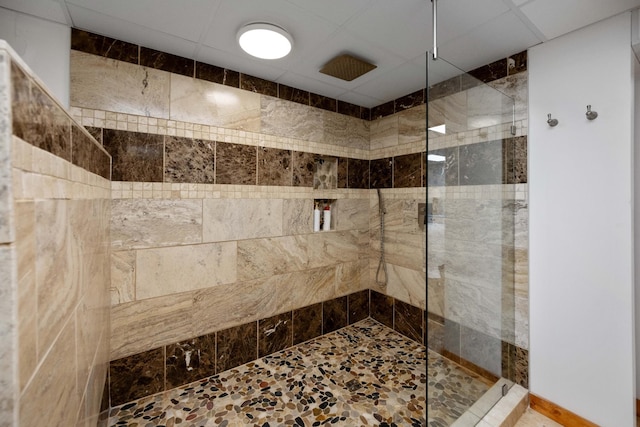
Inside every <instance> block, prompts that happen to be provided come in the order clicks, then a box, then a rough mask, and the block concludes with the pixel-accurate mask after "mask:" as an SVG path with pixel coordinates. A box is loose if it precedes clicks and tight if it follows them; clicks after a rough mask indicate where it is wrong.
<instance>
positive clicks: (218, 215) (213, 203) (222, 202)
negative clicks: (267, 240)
mask: <svg viewBox="0 0 640 427" xmlns="http://www.w3.org/2000/svg"><path fill="white" fill-rule="evenodd" d="M282 218H283V201H282V199H205V200H204V201H203V241H204V242H220V241H225V240H241V239H255V238H258V237H274V236H281V235H282V234H283V233H282Z"/></svg>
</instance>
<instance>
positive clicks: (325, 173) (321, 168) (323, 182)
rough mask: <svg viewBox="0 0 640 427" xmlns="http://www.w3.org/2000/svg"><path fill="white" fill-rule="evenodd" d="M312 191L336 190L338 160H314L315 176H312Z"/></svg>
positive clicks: (325, 158) (329, 158)
mask: <svg viewBox="0 0 640 427" xmlns="http://www.w3.org/2000/svg"><path fill="white" fill-rule="evenodd" d="M313 188H314V190H335V189H336V188H338V158H337V157H318V158H316V168H315V174H314V175H313Z"/></svg>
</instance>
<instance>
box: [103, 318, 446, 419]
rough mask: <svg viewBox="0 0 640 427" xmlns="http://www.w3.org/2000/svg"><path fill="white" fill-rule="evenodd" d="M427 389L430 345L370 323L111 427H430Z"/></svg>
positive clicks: (151, 404) (136, 409)
mask: <svg viewBox="0 0 640 427" xmlns="http://www.w3.org/2000/svg"><path fill="white" fill-rule="evenodd" d="M430 360H431V359H430ZM398 361H402V363H398ZM438 379H439V378H438ZM439 380H440V379H439ZM430 381H431V380H430ZM442 382H443V381H442V380H440V383H442ZM426 389H427V375H426V349H425V347H424V346H422V345H420V344H417V343H415V342H413V341H410V340H408V339H406V338H404V337H403V336H401V335H399V334H398V333H396V332H394V331H393V330H391V329H389V328H386V327H385V326H382V325H380V324H379V323H377V322H375V321H374V320H372V319H366V320H363V321H361V322H358V323H356V324H354V325H351V326H349V327H346V328H343V329H341V330H339V331H336V332H333V333H331V334H328V335H325V336H323V337H320V338H316V339H313V340H311V341H308V342H306V343H303V344H300V345H298V346H295V347H292V348H289V349H286V350H282V351H280V352H278V353H274V354H272V355H270V356H267V357H263V358H261V359H259V360H256V361H253V362H249V363H247V364H245V365H243V366H240V367H237V368H234V369H231V370H228V371H225V372H222V373H220V374H218V375H215V376H212V377H209V378H206V379H204V380H201V381H198V382H194V383H190V384H188V385H185V386H183V387H179V388H176V389H173V390H170V391H167V392H165V393H162V394H156V395H154V396H149V397H145V398H143V399H140V400H136V401H132V402H129V403H126V404H124V405H120V406H118V407H115V408H113V409H111V411H110V413H109V415H110V416H109V419H108V425H109V426H123V425H129V426H133V425H139V426H141V425H144V426H161V425H162V426H169V425H185V426H202V427H208V426H220V425H224V426H244V425H251V426H279V425H299V426H305V425H306V426H311V425H321V424H337V425H361V426H374V425H376V426H378V425H379V426H392V425H396V426H400V425H402V426H416V427H418V426H424V425H426V417H427V402H426V398H425V395H426V392H427V390H426ZM437 391H439V390H437ZM429 416H430V417H431V413H430V415H429Z"/></svg>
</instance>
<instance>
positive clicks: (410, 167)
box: [393, 153, 422, 188]
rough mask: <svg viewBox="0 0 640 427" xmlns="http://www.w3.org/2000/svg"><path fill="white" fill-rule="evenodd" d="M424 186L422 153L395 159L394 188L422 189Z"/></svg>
mask: <svg viewBox="0 0 640 427" xmlns="http://www.w3.org/2000/svg"><path fill="white" fill-rule="evenodd" d="M421 184H422V153H415V154H405V155H404V156H396V157H394V158H393V188H407V187H420V186H421Z"/></svg>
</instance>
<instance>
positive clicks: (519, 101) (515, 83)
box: [488, 73, 529, 122]
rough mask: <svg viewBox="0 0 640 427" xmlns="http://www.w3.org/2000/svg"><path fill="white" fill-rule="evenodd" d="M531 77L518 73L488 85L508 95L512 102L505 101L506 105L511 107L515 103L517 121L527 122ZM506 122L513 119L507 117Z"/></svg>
mask: <svg viewBox="0 0 640 427" xmlns="http://www.w3.org/2000/svg"><path fill="white" fill-rule="evenodd" d="M528 82H529V75H528V74H527V73H518V74H515V75H509V76H508V77H503V78H501V79H499V80H494V81H492V82H491V83H489V84H488V85H489V86H490V87H492V88H495V89H496V90H498V91H500V92H501V93H503V94H505V95H507V96H508V97H510V98H511V100H508V99H504V98H502V99H503V100H504V102H505V105H504V106H503V109H504V108H505V107H506V106H510V105H511V102H513V104H514V107H515V117H514V118H515V120H516V121H519V120H527V119H528V108H529V90H528ZM506 119H507V120H506V122H510V121H511V119H512V117H506Z"/></svg>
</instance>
